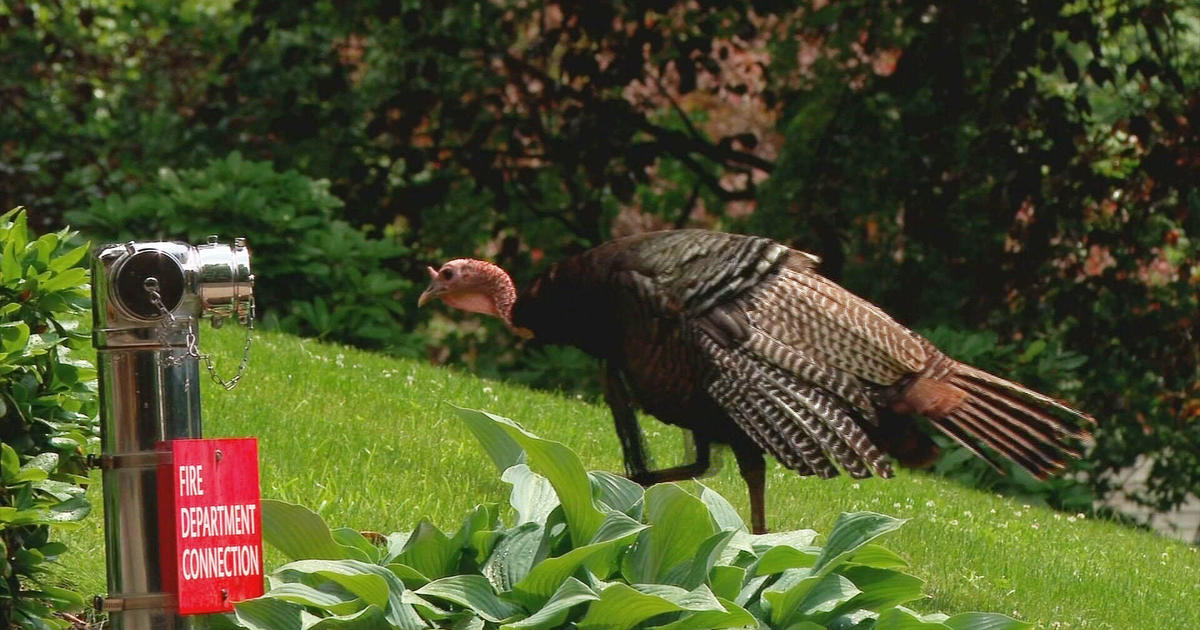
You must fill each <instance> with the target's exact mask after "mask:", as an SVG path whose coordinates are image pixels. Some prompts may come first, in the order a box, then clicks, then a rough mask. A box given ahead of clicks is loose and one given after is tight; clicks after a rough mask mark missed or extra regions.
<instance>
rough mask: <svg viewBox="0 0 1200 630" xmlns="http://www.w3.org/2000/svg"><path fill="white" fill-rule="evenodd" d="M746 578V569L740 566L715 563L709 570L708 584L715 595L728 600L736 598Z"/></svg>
mask: <svg viewBox="0 0 1200 630" xmlns="http://www.w3.org/2000/svg"><path fill="white" fill-rule="evenodd" d="M745 580H746V570H745V569H743V568H742V567H734V566H729V565H717V566H715V567H713V568H712V570H711V571H710V572H709V579H708V586H709V588H711V589H712V592H713V593H714V594H715V595H716V596H717V597H721V598H724V599H728V600H730V601H732V600H734V599H736V598H737V596H738V593H739V592H741V590H742V583H743V582H745Z"/></svg>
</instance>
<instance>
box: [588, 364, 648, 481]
mask: <svg viewBox="0 0 1200 630" xmlns="http://www.w3.org/2000/svg"><path fill="white" fill-rule="evenodd" d="M600 383H601V385H602V386H603V387H604V402H606V403H608V408H609V409H610V410H611V411H612V415H613V424H614V425H616V427H617V439H618V440H620V441H621V453H622V455H623V456H624V458H625V476H626V477H629V478H630V479H633V480H635V481H636V480H637V478H638V477H639V476H642V475H645V474H647V473H649V472H650V467H649V466H648V465H647V463H646V459H647V458H646V443H645V442H644V441H643V439H642V428H641V427H640V426H638V421H637V414H636V413H634V411H633V403H632V401H631V400H630V398H629V389H628V388H627V387H626V386H625V377H624V376H623V375H622V374H621V370H620V369H619V368H617V367H616V366H614V365H613V364H612V363H608V362H606V363H605V366H604V370H603V371H602V372H601V373H600Z"/></svg>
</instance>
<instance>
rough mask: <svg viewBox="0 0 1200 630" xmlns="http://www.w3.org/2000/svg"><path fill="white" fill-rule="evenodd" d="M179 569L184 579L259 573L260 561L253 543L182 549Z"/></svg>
mask: <svg viewBox="0 0 1200 630" xmlns="http://www.w3.org/2000/svg"><path fill="white" fill-rule="evenodd" d="M181 559H182V565H181V566H180V569H181V571H182V573H183V579H185V580H198V579H209V578H225V577H242V576H247V575H259V573H260V569H259V567H261V566H262V561H261V559H260V557H259V548H258V547H255V546H254V545H230V546H227V547H201V548H199V549H184V550H183V557H182V558H181Z"/></svg>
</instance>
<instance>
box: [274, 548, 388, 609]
mask: <svg viewBox="0 0 1200 630" xmlns="http://www.w3.org/2000/svg"><path fill="white" fill-rule="evenodd" d="M278 571H279V572H280V573H283V572H287V571H294V572H296V573H299V574H303V575H317V576H320V577H322V578H324V579H327V580H330V581H333V582H336V583H337V584H338V585H340V586H341V587H342V588H344V589H346V590H347V591H350V592H351V593H354V594H355V595H357V596H358V597H360V598H361V599H362V600H363V601H364V602H366V603H367V604H369V605H371V606H378V607H379V608H381V609H382V608H386V607H387V604H388V580H387V579H386V577H385V576H390V577H392V578H393V579H396V580H397V582H398V581H399V578H396V577H395V576H394V575H392V573H390V572H389V571H388V570H387V569H385V568H383V567H381V566H378V565H374V564H368V563H366V562H360V561H358V560H297V561H295V562H290V563H288V564H285V565H283V566H282V567H279V569H278Z"/></svg>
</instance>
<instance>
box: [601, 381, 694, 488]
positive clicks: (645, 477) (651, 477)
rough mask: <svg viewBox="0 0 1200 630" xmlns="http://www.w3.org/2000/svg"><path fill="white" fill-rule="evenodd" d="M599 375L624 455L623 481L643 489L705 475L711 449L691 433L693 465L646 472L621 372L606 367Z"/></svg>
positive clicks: (643, 448) (642, 444)
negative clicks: (641, 486)
mask: <svg viewBox="0 0 1200 630" xmlns="http://www.w3.org/2000/svg"><path fill="white" fill-rule="evenodd" d="M602 375H603V377H602V381H603V384H604V401H605V402H607V403H608V408H609V409H610V410H612V415H613V424H614V425H616V428H617V438H618V439H619V440H620V441H621V451H622V452H623V453H624V455H625V476H626V477H628V478H629V479H631V480H633V481H636V482H637V483H639V484H641V485H643V486H652V485H654V484H656V483H665V482H668V481H682V480H684V479H694V478H696V477H699V476H700V475H703V474H704V473H706V472H708V468H709V465H710V457H711V454H712V453H711V451H712V449H711V446H710V443H709V440H708V438H706V437H701V436H700V435H698V434H696V433H695V432H692V439H693V440H695V443H696V461H695V462H692V463H691V464H684V465H683V466H674V467H671V468H664V469H662V470H650V467H649V465H648V464H647V460H648V457H647V456H646V443H645V442H644V441H643V439H642V429H641V427H640V426H638V422H637V414H636V413H635V412H634V410H633V403H632V401H631V399H630V396H629V390H628V388H627V387H626V386H625V378H624V376H623V375H622V374H621V370H620V369H618V368H616V367H614V366H613V365H612V364H611V363H609V364H607V365H605V368H604V372H603V373H602Z"/></svg>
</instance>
